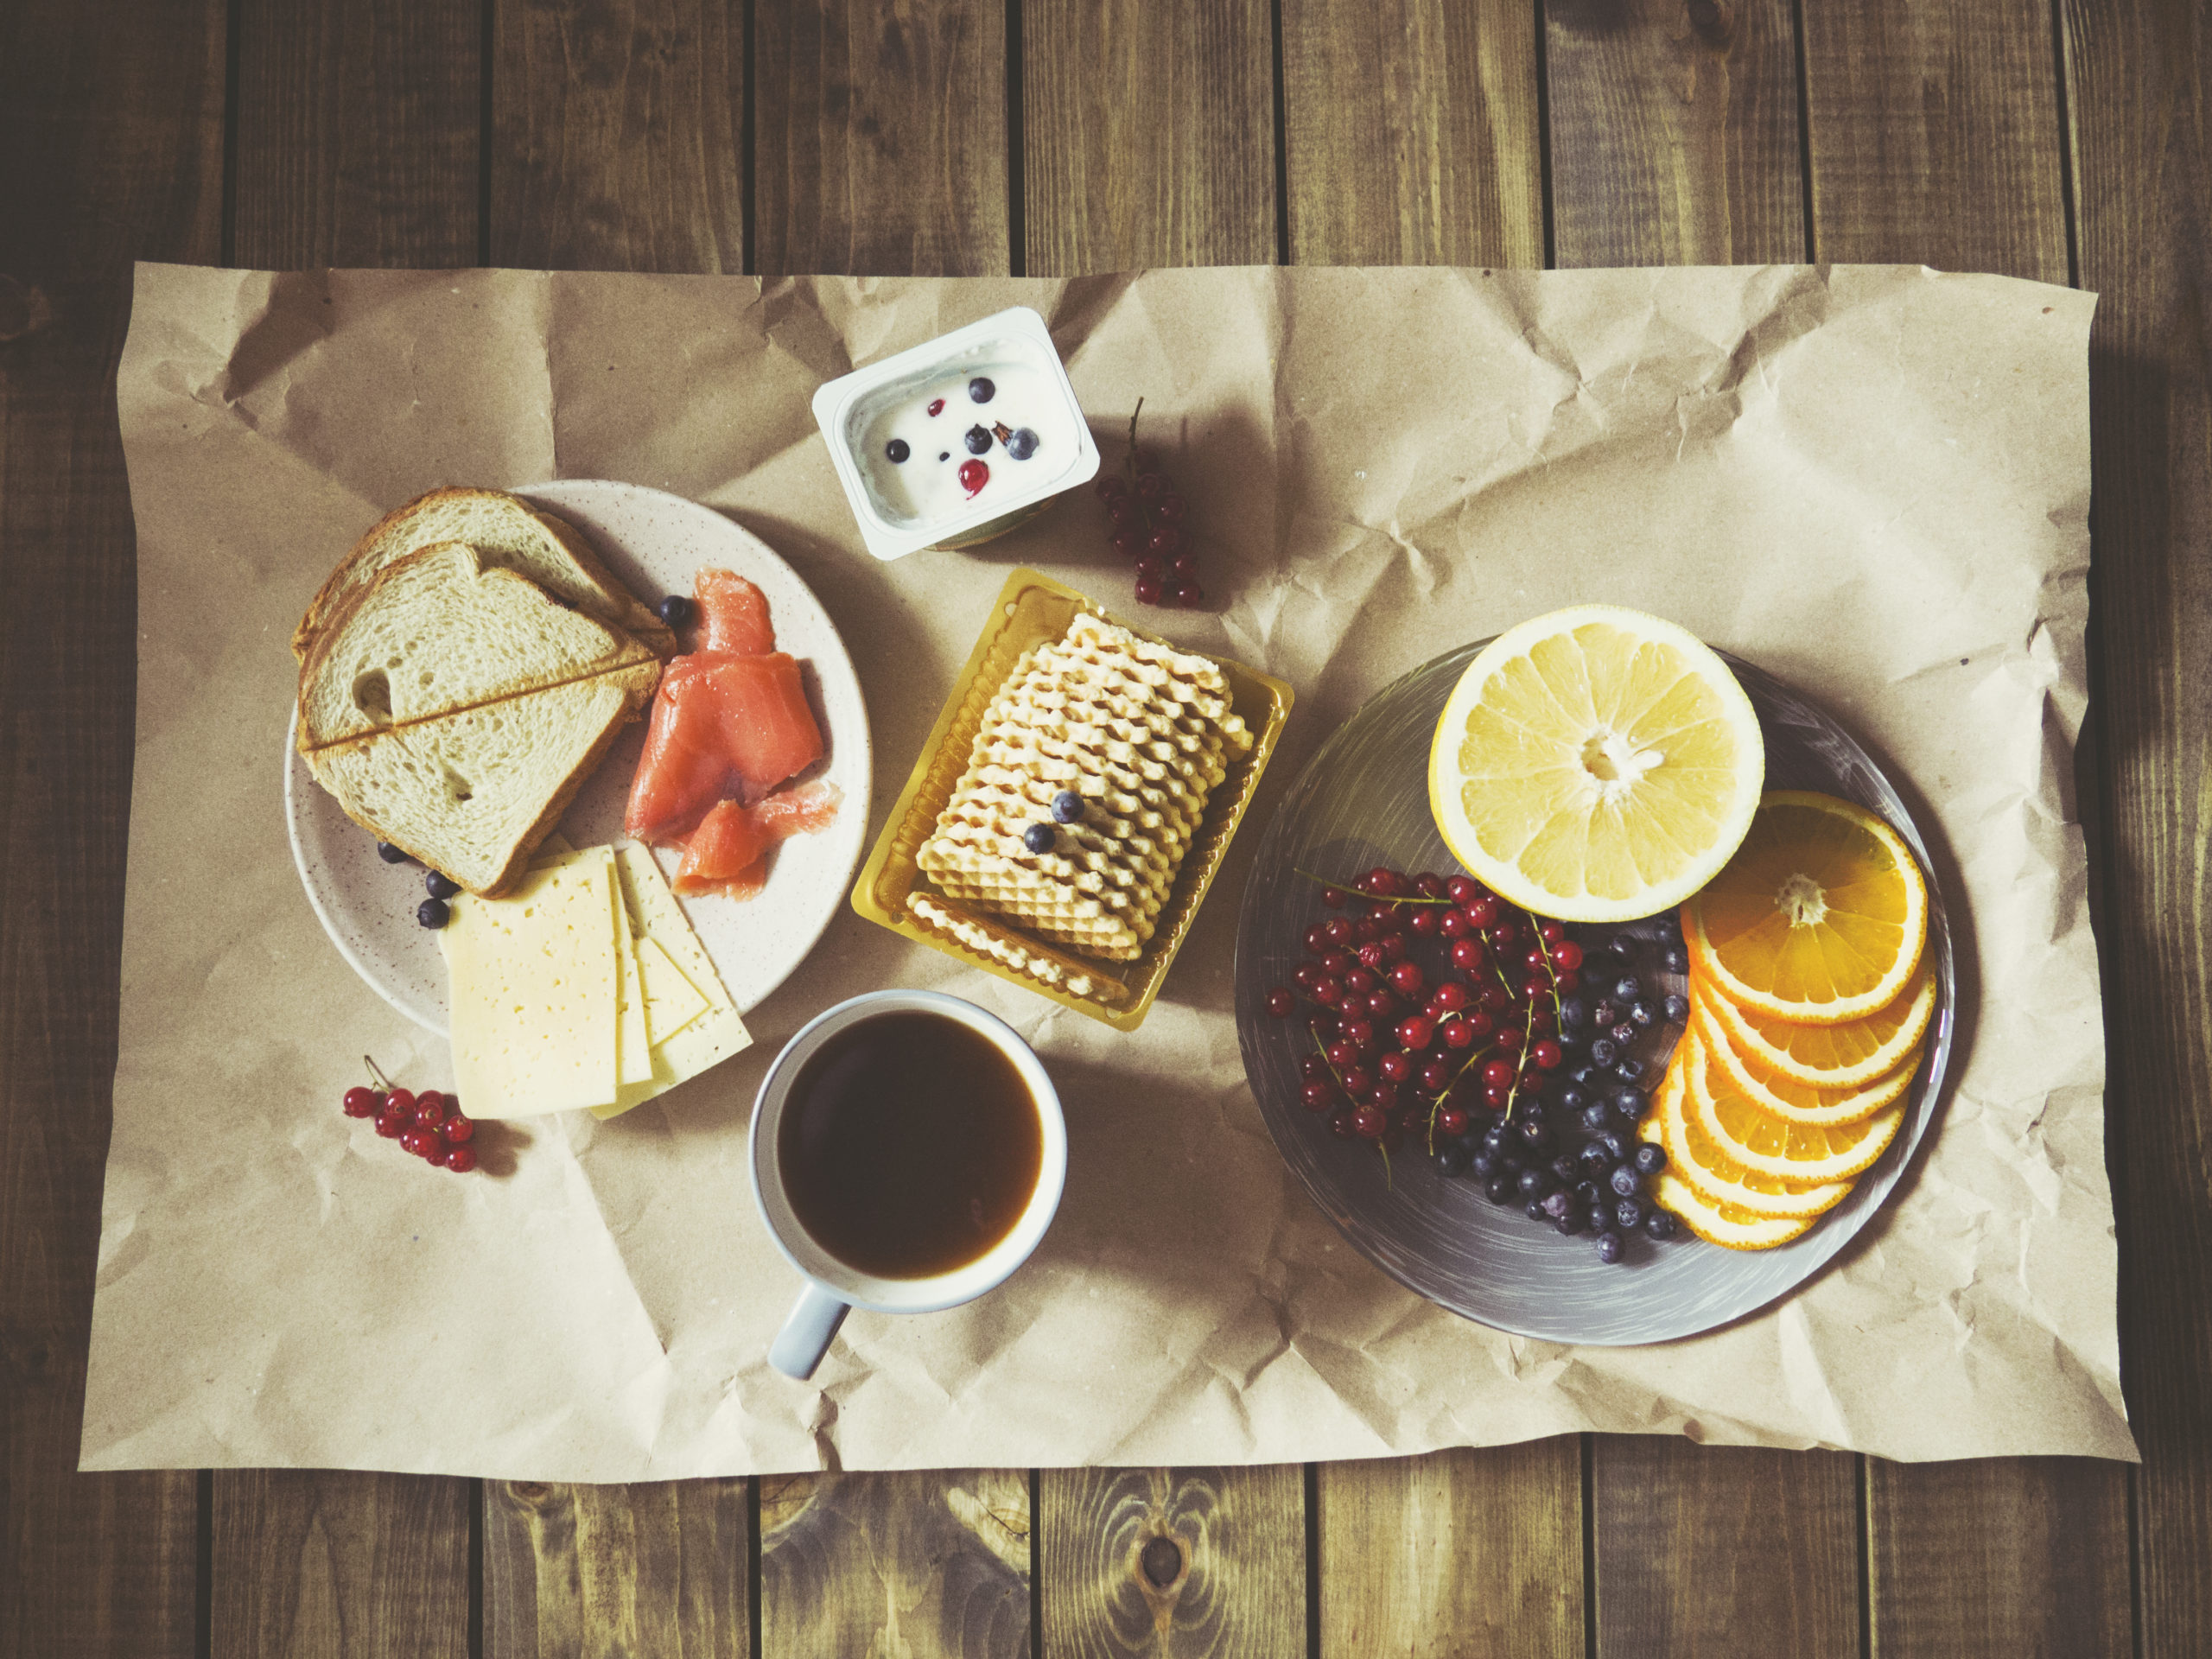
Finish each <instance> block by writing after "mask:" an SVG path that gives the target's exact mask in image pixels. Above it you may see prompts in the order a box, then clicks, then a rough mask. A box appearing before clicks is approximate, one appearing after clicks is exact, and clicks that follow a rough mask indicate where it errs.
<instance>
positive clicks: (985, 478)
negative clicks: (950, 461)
mask: <svg viewBox="0 0 2212 1659" xmlns="http://www.w3.org/2000/svg"><path fill="white" fill-rule="evenodd" d="M958 476H959V479H960V487H961V488H962V489H963V490H965V491H967V492H968V493H969V494H970V495H973V494H975V493H976V491H978V490H980V489H982V487H983V486H984V485H986V484H988V483H989V482H990V481H991V469H990V468H989V467H987V466H985V465H984V464H983V463H982V461H974V460H970V461H962V462H961V463H960V472H959V474H958Z"/></svg>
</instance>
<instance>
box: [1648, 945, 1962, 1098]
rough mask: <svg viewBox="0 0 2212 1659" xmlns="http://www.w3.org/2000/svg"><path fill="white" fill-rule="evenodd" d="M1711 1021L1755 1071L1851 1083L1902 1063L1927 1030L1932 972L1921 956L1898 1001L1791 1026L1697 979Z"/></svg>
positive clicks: (1825, 1085) (1826, 1083) (1823, 1084)
mask: <svg viewBox="0 0 2212 1659" xmlns="http://www.w3.org/2000/svg"><path fill="white" fill-rule="evenodd" d="M1699 991H1704V992H1705V993H1706V994H1707V1008H1708V1011H1709V1012H1710V1013H1711V1014H1712V1015H1713V1023H1714V1024H1715V1025H1717V1026H1719V1028H1720V1029H1721V1031H1722V1032H1723V1033H1726V1036H1727V1039H1728V1046H1730V1047H1731V1048H1733V1049H1734V1050H1735V1051H1736V1052H1737V1053H1738V1055H1740V1056H1741V1057H1742V1058H1743V1062H1744V1065H1745V1067H1746V1068H1747V1069H1748V1070H1749V1071H1751V1074H1752V1075H1753V1076H1754V1077H1786V1078H1788V1079H1789V1081H1790V1082H1792V1083H1805V1084H1811V1085H1812V1086H1813V1087H1815V1088H1816V1089H1854V1088H1857V1087H1858V1086H1859V1084H1864V1083H1872V1081H1873V1080H1874V1079H1875V1078H1876V1077H1880V1076H1882V1075H1883V1074H1884V1073H1885V1072H1888V1071H1895V1070H1896V1069H1897V1067H1898V1066H1900V1065H1903V1064H1904V1058H1905V1056H1906V1055H1908V1054H1910V1053H1911V1052H1913V1050H1914V1049H1915V1048H1916V1047H1918V1046H1919V1044H1920V1039H1922V1038H1923V1037H1924V1036H1926V1035H1927V1034H1928V1027H1929V1023H1930V1021H1931V1020H1933V1018H1934V1016H1935V1013H1936V972H1935V969H1934V968H1933V967H1931V966H1930V965H1929V963H1926V962H1923V963H1921V964H1920V968H1919V970H1918V971H1917V972H1916V973H1915V974H1914V975H1913V976H1912V980H1911V982H1910V983H1909V984H1908V985H1906V987H1905V988H1904V992H1903V993H1902V994H1901V995H1899V996H1898V997H1897V1001H1894V1002H1892V1003H1891V1004H1890V1005H1889V1006H1888V1007H1885V1008H1880V1009H1878V1010H1876V1011H1875V1012H1874V1013H1872V1014H1868V1015H1867V1016H1866V1018H1865V1019H1863V1020H1846V1021H1845V1022H1844V1023H1843V1024H1841V1025H1840V1026H1798V1025H1792V1024H1790V1023H1789V1021H1788V1020H1777V1019H1776V1018H1775V1017H1774V1016H1773V1015H1772V1014H1760V1013H1758V1011H1757V1010H1755V1009H1751V1008H1742V1007H1737V1006H1736V1004H1734V1003H1733V1002H1731V1001H1729V1000H1728V999H1727V998H1726V996H1724V995H1721V993H1720V992H1719V989H1718V988H1715V987H1713V985H1711V984H1710V983H1708V982H1706V981H1703V980H1699V981H1697V982H1694V985H1693V987H1692V995H1696V993H1697V992H1699Z"/></svg>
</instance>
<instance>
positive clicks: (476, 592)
mask: <svg viewBox="0 0 2212 1659" xmlns="http://www.w3.org/2000/svg"><path fill="white" fill-rule="evenodd" d="M601 677H605V678H607V679H609V680H610V681H611V682H612V683H613V684H614V685H615V686H616V688H617V689H618V690H620V691H621V692H622V693H623V694H624V696H625V697H626V699H627V700H628V702H630V704H631V706H632V712H633V713H634V712H639V711H642V710H643V709H644V708H645V704H646V703H647V702H649V701H650V700H651V698H652V692H653V687H654V685H655V683H657V682H658V679H659V677H660V663H659V660H658V658H655V657H654V655H653V654H652V652H650V651H648V650H647V649H646V648H645V646H644V645H640V644H639V642H638V641H637V640H635V639H632V638H630V636H629V635H627V634H626V633H624V632H622V631H621V630H620V629H619V628H615V627H611V626H607V625H606V624H604V623H601V622H599V621H596V620H594V619H592V618H591V617H588V616H586V615H585V614H583V613H582V612H581V611H572V610H569V608H568V607H565V606H563V605H561V604H558V603H556V601H554V600H553V599H552V598H551V596H550V595H549V594H547V593H546V592H545V591H544V590H543V588H539V587H538V586H537V584H536V583H534V582H531V581H530V580H529V579H528V578H526V577H524V576H519V575H516V574H515V573H514V572H513V571H512V570H509V569H499V568H498V567H495V566H487V565H486V564H485V563H483V561H482V558H481V556H480V554H479V553H478V551H477V550H475V549H474V548H472V547H470V546H468V545H467V543H461V542H441V543H435V544H434V545H432V546H429V547H425V548H423V549H420V550H417V551H416V552H413V553H410V554H409V555H408V556H406V557H405V558H403V559H401V560H399V561H398V562H397V563H394V564H391V565H389V566H387V567H386V568H385V569H383V570H382V571H380V572H379V573H378V575H377V576H376V578H375V579H374V580H373V581H372V582H367V583H365V584H364V585H362V586H360V587H358V588H354V589H353V591H352V592H350V593H348V594H346V597H345V598H344V599H343V600H342V601H340V604H339V606H338V607H337V609H336V610H335V611H334V613H332V615H331V619H330V623H329V626H327V627H326V628H325V629H324V630H323V631H322V632H321V633H320V634H319V635H318V636H317V637H316V639H315V644H314V645H313V646H312V647H311V648H310V649H309V651H308V658H307V662H306V664H305V665H304V666H303V667H302V669H301V671H300V720H299V732H298V737H297V740H296V741H297V742H298V745H299V748H300V752H301V753H303V754H313V753H316V752H317V751H319V750H322V749H327V748H330V747H335V746H339V745H343V744H347V743H354V742H359V741H362V740H363V739H365V738H370V737H372V736H374V735H376V734H379V733H382V732H388V731H391V730H393V729H396V728H407V727H410V726H414V725H417V724H420V723H421V722H423V721H433V720H438V719H442V718H443V717H445V716H448V715H454V714H456V713H459V712H461V711H463V710H465V709H474V708H479V707H481V706H483V705H486V704H488V703H494V702H501V701H503V700H505V699H509V698H512V697H517V696H523V695H524V694H526V693H531V692H535V691H538V690H544V689H546V688H548V687H550V686H554V685H558V684H563V683H568V682H570V681H575V680H583V679H593V678H601ZM455 879H456V880H458V879H459V878H458V877H456V878H455Z"/></svg>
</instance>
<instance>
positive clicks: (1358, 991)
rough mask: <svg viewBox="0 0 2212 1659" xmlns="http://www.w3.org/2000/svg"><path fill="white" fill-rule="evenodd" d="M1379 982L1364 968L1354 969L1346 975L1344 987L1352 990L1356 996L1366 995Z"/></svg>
mask: <svg viewBox="0 0 2212 1659" xmlns="http://www.w3.org/2000/svg"><path fill="white" fill-rule="evenodd" d="M1377 983H1379V982H1378V981H1377V980H1376V977H1375V976H1374V975H1372V974H1370V973H1369V972H1368V971H1367V969H1364V968H1355V969H1352V970H1351V972H1350V973H1348V974H1346V975H1345V976H1344V989H1346V990H1348V991H1350V992H1351V994H1352V995H1354V996H1365V995H1367V994H1368V993H1369V992H1370V991H1371V990H1373V989H1374V988H1375V987H1376V984H1377Z"/></svg>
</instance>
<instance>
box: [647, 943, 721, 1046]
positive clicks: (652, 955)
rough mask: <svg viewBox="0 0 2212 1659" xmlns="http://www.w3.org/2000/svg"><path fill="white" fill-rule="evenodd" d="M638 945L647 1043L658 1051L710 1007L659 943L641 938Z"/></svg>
mask: <svg viewBox="0 0 2212 1659" xmlns="http://www.w3.org/2000/svg"><path fill="white" fill-rule="evenodd" d="M637 944H638V967H639V969H640V971H641V973H642V976H643V977H644V979H645V1027H646V1033H647V1034H646V1041H648V1042H649V1043H651V1044H652V1046H654V1047H656V1048H658V1047H659V1046H660V1045H661V1044H663V1043H664V1042H666V1041H667V1040H668V1039H670V1038H671V1037H673V1036H675V1035H676V1033H677V1032H679V1031H682V1030H683V1028H684V1027H686V1026H688V1025H690V1023H691V1022H692V1021H693V1020H696V1019H697V1018H698V1017H699V1016H700V1015H701V1014H704V1013H706V1011H707V1009H708V1007H709V1003H708V1001H707V999H706V998H705V997H704V996H702V995H700V993H699V988H698V987H697V986H696V985H694V984H693V983H692V982H690V980H688V979H686V978H684V976H683V969H681V968H679V967H677V965H676V963H674V962H673V961H672V960H671V958H670V957H669V954H668V952H667V951H666V950H663V949H662V948H661V943H660V941H659V940H658V939H656V938H640V939H639V941H638V942H637Z"/></svg>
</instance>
